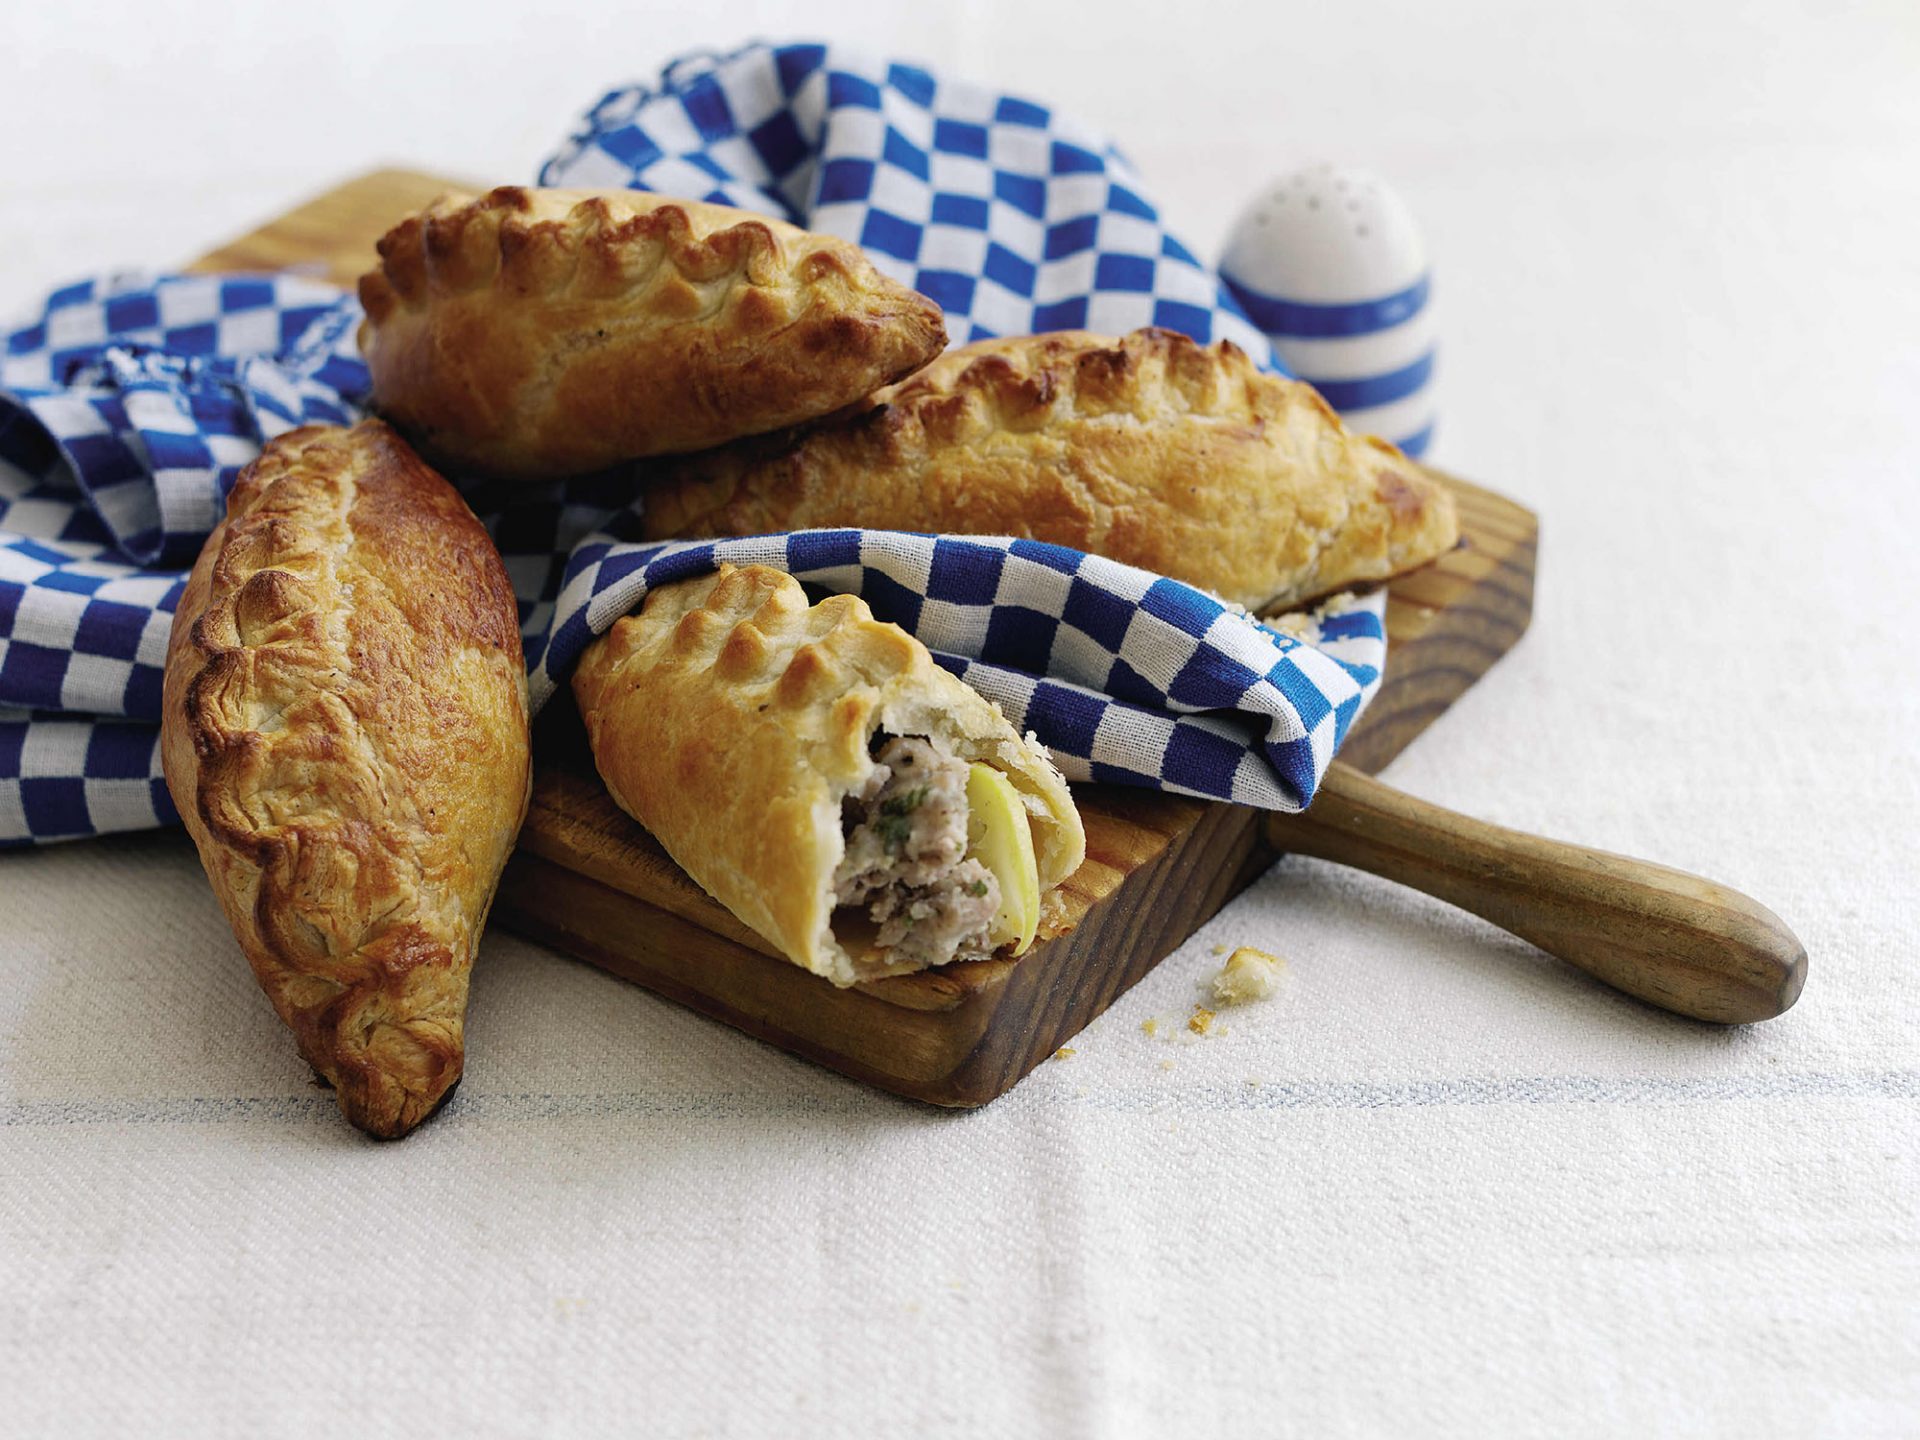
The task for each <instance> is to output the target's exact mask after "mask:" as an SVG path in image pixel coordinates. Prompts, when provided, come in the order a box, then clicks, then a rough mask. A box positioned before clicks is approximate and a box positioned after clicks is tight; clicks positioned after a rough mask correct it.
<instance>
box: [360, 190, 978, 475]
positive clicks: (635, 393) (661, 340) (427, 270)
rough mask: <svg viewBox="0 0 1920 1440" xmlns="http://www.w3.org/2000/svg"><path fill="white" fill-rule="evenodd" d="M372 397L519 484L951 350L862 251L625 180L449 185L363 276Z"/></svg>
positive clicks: (417, 434)
mask: <svg viewBox="0 0 1920 1440" xmlns="http://www.w3.org/2000/svg"><path fill="white" fill-rule="evenodd" d="M360 302H361V304H362V305H363V306H364V307H365V309H366V312H367V318H366V320H365V322H364V323H363V324H362V326H361V329H360V348H361V350H362V351H363V352H364V353H365V355H366V358H367V364H368V366H369V367H370V368H371V370H372V372H373V399H374V403H375V405H376V406H377V408H378V409H379V410H380V411H381V412H382V413H384V414H385V415H386V416H387V418H388V419H390V420H392V421H393V423H394V424H396V425H398V426H399V427H400V428H401V429H402V430H404V431H405V432H406V433H407V434H408V436H409V437H411V438H412V439H413V440H414V441H415V442H416V443H418V444H419V445H420V446H421V447H422V448H423V449H425V450H426V451H427V452H428V453H430V454H432V455H434V456H435V457H436V458H443V459H445V460H446V461H448V462H451V463H454V464H457V465H459V466H461V467H464V468H466V469H469V470H472V471H476V472H483V473H487V474H493V475H504V476H508V477H516V476H526V477H539V476H556V475H570V474H579V473H582V472H585V471H590V470H598V469H601V468H603V467H605V466H609V465H613V464H616V463H618V462H620V461H623V460H631V459H634V458H636V457H640V456H647V455H664V454H673V453H678V452H681V451H687V450H699V449H704V448H705V447H707V446H711V445H718V444H721V443H723V442H725V441H728V440H732V439H735V438H737V437H739V436H743V435H755V434H759V433H760V432H762V431H766V430H774V429H778V428H780V427H782V426H788V425H793V424H797V423H799V422H800V421H803V420H809V419H813V418H815V417H817V416H820V415H825V414H828V413H829V412H831V411H834V410H838V409H841V408H843V407H845V406H847V405H851V404H853V403H854V402H856V401H859V400H862V399H864V398H865V397H866V396H868V395H869V394H871V393H872V392H873V391H874V390H875V389H877V388H879V387H880V386H882V385H885V384H886V383H888V382H889V381H892V380H897V379H899V378H900V377H901V376H902V375H905V374H908V373H909V372H911V371H912V370H914V369H915V368H916V367H918V366H920V365H923V364H925V363H926V362H927V361H929V360H931V359H932V358H933V357H934V356H936V355H938V354H939V353H940V350H941V347H942V346H944V345H945V344H946V328H945V323H944V320H943V318H942V316H941V312H940V307H939V306H938V305H936V304H935V303H934V302H933V301H931V300H929V299H927V298H926V297H925V296H924V295H918V294H915V293H914V292H913V291H911V290H909V289H907V288H906V287H905V286H902V285H898V284H895V283H894V282H893V281H891V280H889V279H887V278H886V277H885V276H884V275H882V274H881V273H880V272H879V271H878V270H876V269H874V267H873V265H872V264H871V263H870V262H869V261H868V260H867V258H866V256H865V255H863V254H861V252H860V250H859V249H858V247H856V246H854V245H850V244H848V243H847V242H846V241H844V240H838V239H835V238H833V237H831V236H827V235H816V234H812V233H810V232H808V231H805V230H800V229H797V228H795V227H794V226H792V225H787V224H783V223H782V222H780V221H778V220H770V219H767V218H765V217H764V216H760V215H755V214H751V213H749V212H747V211H744V210H733V209H729V208H727V207H725V206H721V205H708V204H702V203H701V202H699V201H694V200H673V199H668V198H665V197H663V196H659V195H649V194H646V193H643V192H640V191H630V190H608V191H594V190H529V189H524V188H521V187H519V186H503V187H501V188H500V189H497V190H493V191H491V192H489V193H488V194H486V195H484V196H481V197H480V198H478V199H475V198H472V197H470V196H465V195H457V194H455V195H448V196H445V197H443V198H442V199H440V200H437V201H435V202H434V204H433V205H431V206H429V207H428V208H427V209H426V210H425V211H423V212H421V213H420V214H417V215H412V216H409V217H408V218H407V219H405V220H403V221H401V222H400V223H399V224H398V225H396V226H395V227H394V228H393V229H392V230H390V231H389V232H388V233H387V235H386V236H385V238H384V239H382V240H381V241H380V268H379V269H378V270H375V271H373V272H372V273H370V274H368V275H366V276H364V277H363V278H362V279H361V281H360Z"/></svg>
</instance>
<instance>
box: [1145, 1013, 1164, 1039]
mask: <svg viewBox="0 0 1920 1440" xmlns="http://www.w3.org/2000/svg"><path fill="white" fill-rule="evenodd" d="M1140 1031H1141V1033H1142V1034H1145V1035H1157V1034H1159V1033H1160V1019H1159V1017H1158V1016H1156V1015H1149V1016H1148V1017H1147V1018H1146V1019H1144V1020H1142V1021H1141V1022H1140Z"/></svg>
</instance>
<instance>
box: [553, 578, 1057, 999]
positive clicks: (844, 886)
mask: <svg viewBox="0 0 1920 1440" xmlns="http://www.w3.org/2000/svg"><path fill="white" fill-rule="evenodd" d="M573 693H574V696H575V698H576V699H577V700H578V701H579V703H580V712H581V714H582V715H583V716H584V717H585V719H586V723H587V734H588V737H589V739H590V740H591V742H592V745H593V755H594V760H595V762H596V764H597V765H598V766H599V769H600V774H601V777H602V778H603V779H604V780H605V781H606V782H607V788H608V789H609V790H610V791H612V793H613V798H614V799H615V800H617V801H618V802H619V804H620V807H621V808H622V809H623V810H625V811H626V812H627V813H628V814H629V815H631V816H633V818H634V819H635V820H637V821H639V822H640V823H641V824H642V825H644V826H645V827H646V828H647V829H648V830H650V831H652V832H653V834H654V837H655V838H656V839H658V840H659V841H660V843H661V844H662V845H663V846H665V847H666V849H667V853H668V854H670V855H672V856H673V858H674V859H675V860H676V861H677V862H679V864H680V866H681V868H682V869H684V870H685V871H686V872H687V873H688V874H689V875H691V876H692V877H693V878H694V880H696V881H697V882H698V883H699V884H700V885H701V886H702V887H703V888H705V890H706V891H707V893H708V894H710V895H712V896H713V897H714V898H715V899H716V900H719V901H720V902H721V903H722V904H723V905H725V906H726V907H727V908H728V909H729V910H731V911H732V912H733V913H734V914H735V915H737V916H738V917H739V918H740V919H741V920H742V921H744V922H745V923H746V924H747V925H749V926H751V927H752V928H753V929H754V930H756V931H758V932H759V933H760V934H761V935H762V936H764V937H765V938H766V939H767V940H769V941H771V942H772V943H773V945H774V946H775V947H777V948H778V949H779V950H780V952H781V953H782V954H784V955H785V956H787V958H788V959H790V960H792V961H794V962H795V963H796V964H798V965H803V966H805V967H806V968H807V969H808V970H811V971H813V972H814V973H815V974H817V975H823V976H825V977H826V978H827V979H829V980H831V981H832V982H833V983H834V984H836V985H851V984H854V983H855V982H857V981H861V980H869V979H873V978H876V977H878V976H882V975H893V974H900V973H904V972H906V971H911V970H920V969H925V968H927V967H929V966H933V965H941V964H945V963H947V962H948V961H950V960H955V959H963V960H964V959H979V958H984V957H985V956H987V955H990V954H993V953H996V952H998V951H1001V950H1003V949H1010V950H1011V952H1012V953H1016V954H1017V953H1020V952H1021V951H1024V949H1025V948H1026V946H1027V945H1028V944H1030V943H1032V940H1033V937H1034V935H1035V933H1036V930H1037V929H1038V928H1039V922H1040V919H1041V912H1042V910H1043V908H1045V907H1047V904H1048V901H1047V897H1048V895H1049V892H1051V891H1052V890H1053V889H1054V887H1055V886H1057V885H1058V884H1059V883H1060V882H1061V881H1062V880H1064V879H1065V878H1066V877H1067V876H1068V875H1070V874H1072V873H1073V872H1074V871H1075V870H1076V869H1078V868H1079V865H1080V862H1081V860H1082V859H1083V858H1084V856H1085V852H1086V835H1085V832H1084V831H1083V830H1082V829H1081V826H1080V816H1079V812H1078V811H1077V810H1075V808H1074V804H1073V798H1072V796H1071V795H1070V794H1069V793H1068V791H1067V786H1066V782H1065V781H1064V780H1062V779H1061V778H1060V774H1059V772H1058V771H1057V770H1055V769H1054V768H1053V763H1052V761H1051V760H1049V759H1048V757H1047V754H1046V752H1045V751H1044V750H1043V749H1041V747H1040V746H1039V745H1038V744H1037V743H1036V742H1034V741H1032V740H1030V739H1024V738H1022V737H1021V735H1020V734H1019V733H1018V732H1017V731H1015V730H1014V728H1013V726H1011V725H1010V724H1008V723H1007V720H1006V717H1005V716H1003V715H1002V714H1001V713H1000V711H999V709H998V707H996V706H994V705H993V704H991V703H989V702H988V701H986V700H984V699H982V698H981V697H980V696H979V695H978V694H977V693H975V692H974V691H973V690H970V689H969V688H968V687H967V686H966V685H965V684H963V683H962V682H961V681H959V680H958V679H956V678H955V677H954V676H953V675H951V674H949V673H948V672H947V671H945V670H943V669H941V668H940V666H938V665H936V664H935V663H934V661H933V658H932V656H931V655H930V654H929V653H928V652H927V648H926V647H925V646H924V645H922V644H921V643H920V642H919V641H918V640H916V639H915V638H914V637H913V636H911V635H909V634H907V632H906V631H904V630H902V629H900V628H899V627H898V626H897V625H886V624H882V623H881V622H879V621H877V620H875V619H874V618H873V612H872V611H871V610H869V609H868V608H867V605H866V602H864V601H862V600H860V599H859V598H857V597H855V596H852V595H834V596H830V597H828V598H827V599H825V600H822V601H821V602H820V603H819V604H817V605H810V604H808V602H807V596H806V592H805V591H804V590H803V589H802V588H801V586H800V583H799V582H798V581H797V580H795V579H793V578H792V577H791V576H789V575H786V574H783V573H782V572H780V571H777V570H771V569H767V568H766V567H764V566H748V567H746V568H743V569H736V568H735V567H733V566H731V565H723V566H721V567H720V569H719V570H718V571H717V572H715V573H714V574H712V575H708V576H703V577H701V578H699V579H696V580H684V581H680V582H678V583H676V584H673V585H666V586H662V587H660V588H659V589H656V590H654V591H652V592H651V593H650V594H649V595H648V596H647V600H646V604H645V605H644V606H643V607H642V609H641V610H640V612H639V613H638V614H636V615H629V616H627V617H626V618H624V619H622V620H619V621H617V622H616V623H615V624H614V626H613V628H612V629H611V630H609V631H608V632H607V633H606V634H605V635H604V636H602V637H601V638H600V639H599V640H597V641H595V642H594V643H593V644H592V645H591V646H589V647H588V649H587V652H586V654H585V655H584V656H583V657H582V659H581V661H580V664H579V667H578V668H577V669H576V670H575V671H574V676H573Z"/></svg>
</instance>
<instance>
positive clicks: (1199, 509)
mask: <svg viewBox="0 0 1920 1440" xmlns="http://www.w3.org/2000/svg"><path fill="white" fill-rule="evenodd" d="M875 401H876V405H875V408H873V409H871V410H868V411H866V412H865V413H863V414H860V415H858V416H854V417H851V418H843V419H838V420H834V421H829V422H827V423H825V424H822V425H820V426H819V427H817V428H815V429H813V430H811V431H808V432H806V433H804V434H802V435H801V436H799V437H798V439H797V441H794V440H787V441H784V442H776V441H774V439H773V438H772V437H768V439H766V440H764V441H760V442H744V443H742V444H739V445H735V446H730V447H728V448H726V449H724V450H720V451H716V452H715V453H713V454H711V455H695V456H690V457H687V458H685V459H683V460H678V461H673V462H666V463H663V464H662V465H661V466H660V467H658V469H657V472H656V473H657V475H658V476H659V478H660V480H661V483H660V484H659V485H658V486H657V487H656V488H655V489H653V490H651V491H649V493H648V495H647V502H646V526H647V534H648V535H649V536H651V537H654V538H661V537H666V536H674V535H682V536H696V535H700V536H704V535H758V534H763V533H767V532H771V531H776V530H800V529H809V528H816V527H837V526H843V525H845V526H866V527H870V528H874V529H886V530H921V531H934V532H949V533H963V534H973V535H1020V536H1025V537H1028V538H1030V539H1035V540H1045V541H1049V542H1052V543H1054V544H1058V545H1067V546H1071V547H1072V548H1074V549H1076V550H1086V551H1090V552H1092V553H1093V554H1096V555H1104V556H1107V557H1108V558H1109V559H1113V560H1119V561H1122V562H1124V563H1126V564H1128V565H1137V566H1140V567H1141V568H1142V569H1146V570H1152V571H1155V572H1157V573H1159V574H1162V575H1171V576H1173V577H1174V578H1175V579H1179V580H1185V581H1187V582H1189V583H1190V584H1193V585H1198V586H1200V587H1202V588H1203V589H1206V590H1210V591H1212V592H1214V593H1215V594H1217V595H1219V596H1221V597H1222V598H1224V599H1226V600H1230V601H1233V602H1235V603H1236V604H1240V605H1244V606H1246V607H1247V608H1248V609H1249V610H1254V611H1262V610H1274V609H1285V608H1288V607H1292V606H1296V605H1302V604H1305V603H1306V602H1308V601H1310V600H1314V599H1317V598H1319V597H1322V596H1325V595H1329V594H1332V593H1333V592H1335V591H1339V590H1343V589H1346V588H1347V587H1349V586H1351V585H1354V584H1357V583H1360V582H1362V581H1369V580H1384V579H1386V578H1387V577H1389V576H1392V575H1398V574H1400V573H1401V572H1403V571H1406V570H1411V569H1413V568H1414V567H1416V566H1419V565H1423V564H1425V563H1426V562H1427V561H1429V560H1431V559H1433V558H1434V556H1436V555H1439V554H1441V553H1442V552H1443V551H1445V550H1447V549H1449V548H1451V547H1452V546H1453V544H1454V543H1455V541H1456V540H1457V539H1458V536H1459V524H1458V520H1457V518H1456V516H1455V512H1454V505H1453V497H1452V495H1451V494H1450V493H1449V492H1448V491H1447V489H1446V488H1445V486H1443V485H1442V484H1441V483H1440V482H1439V481H1437V480H1435V479H1434V478H1433V477H1432V476H1430V475H1429V474H1427V473H1426V472H1425V471H1423V470H1421V469H1420V467H1419V466H1417V465H1415V464H1414V463H1413V462H1412V461H1410V460H1408V459H1407V458H1406V456H1404V455H1402V454H1401V453H1400V452H1399V451H1398V450H1396V449H1394V448H1393V447H1392V446H1391V445H1389V444H1387V443H1386V442H1385V441H1382V440H1376V439H1373V438H1372V437H1370V436H1361V435H1354V434H1351V433H1349V432H1348V430H1347V429H1346V427H1345V426H1344V425H1342V424H1341V422H1340V419H1339V417H1338V416H1336V415H1335V414H1334V413H1333V411H1332V410H1330V409H1329V408H1328V407H1327V405H1326V402H1324V401H1323V400H1322V399H1321V398H1320V396H1319V395H1318V394H1316V393H1315V392H1314V390H1313V389H1312V388H1311V387H1310V386H1307V385H1303V384H1301V383H1299V382H1298V381H1293V380H1283V379H1280V378H1279V377H1277V376H1273V375H1267V374H1263V373H1262V372H1261V371H1259V370H1257V369H1255V368H1254V365H1253V362H1252V361H1250V360H1249V359H1248V358H1247V357H1246V355H1245V354H1243V353H1242V352H1241V351H1240V350H1238V349H1236V348H1235V347H1234V346H1233V345H1231V344H1229V343H1227V342H1224V341H1223V342H1221V343H1220V344H1218V345H1213V346H1201V345H1197V344H1195V343H1194V342H1193V341H1192V340H1189V339H1188V338H1187V337H1186V336H1184V335H1179V334H1175V333H1174V332H1172V331H1168V330H1136V331H1134V332H1133V333H1132V334H1131V335H1128V336H1127V337H1126V338H1124V339H1121V340H1110V339H1105V338H1102V337H1100V336H1097V335H1088V334H1084V333H1079V332H1065V333H1060V334H1052V335H1031V336H1025V337H1021V338H1016V339H1002V340H983V341H979V342H977V343H976V344H972V345H967V346H963V347H961V348H959V349H956V350H952V351H949V352H948V353H947V354H946V355H944V356H942V357H941V358H940V359H938V360H936V361H935V362H934V363H933V364H931V365H929V366H928V367H927V368H926V369H925V370H922V371H921V372H920V373H919V374H917V375H914V376H912V377H910V378H909V379H907V380H905V381H903V382H902V383H901V384H899V385H896V386H894V387H893V388H892V389H890V390H886V391H883V392H882V393H880V394H879V395H877V396H876V397H875Z"/></svg>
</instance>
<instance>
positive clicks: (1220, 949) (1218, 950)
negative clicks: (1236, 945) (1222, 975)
mask: <svg viewBox="0 0 1920 1440" xmlns="http://www.w3.org/2000/svg"><path fill="white" fill-rule="evenodd" d="M1208 953H1210V954H1213V955H1224V954H1226V953H1227V947H1226V946H1224V945H1216V946H1214V947H1213V949H1212V950H1211V951H1210V952H1208Z"/></svg>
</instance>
